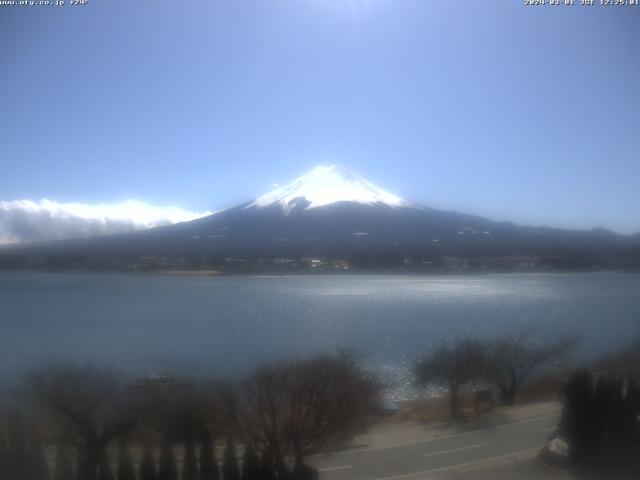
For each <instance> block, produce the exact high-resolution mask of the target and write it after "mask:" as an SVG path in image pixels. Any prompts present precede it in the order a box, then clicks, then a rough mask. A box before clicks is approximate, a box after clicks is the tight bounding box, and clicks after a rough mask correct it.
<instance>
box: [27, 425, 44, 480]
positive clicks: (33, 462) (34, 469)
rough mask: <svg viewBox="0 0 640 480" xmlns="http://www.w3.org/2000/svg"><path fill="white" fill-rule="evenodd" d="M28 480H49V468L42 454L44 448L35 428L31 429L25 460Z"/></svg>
mask: <svg viewBox="0 0 640 480" xmlns="http://www.w3.org/2000/svg"><path fill="white" fill-rule="evenodd" d="M27 469H28V476H27V477H26V478H28V479H29V480H49V467H48V466H47V459H46V457H45V454H44V447H43V445H42V442H41V441H40V436H39V435H38V433H37V431H36V429H35V427H32V428H31V435H30V438H29V452H28V458H27Z"/></svg>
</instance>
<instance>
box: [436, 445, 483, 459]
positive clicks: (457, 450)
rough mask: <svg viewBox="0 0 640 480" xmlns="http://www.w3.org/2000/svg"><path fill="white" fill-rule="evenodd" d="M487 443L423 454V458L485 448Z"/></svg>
mask: <svg viewBox="0 0 640 480" xmlns="http://www.w3.org/2000/svg"><path fill="white" fill-rule="evenodd" d="M488 445H489V444H488V443H478V444H477V445H469V446H468V447H460V448H452V449H451V450H442V451H440V452H433V453H425V455H424V456H425V457H433V456H435V455H444V454H445V453H455V452H463V451H465V450H471V449H472V448H481V447H487V446H488Z"/></svg>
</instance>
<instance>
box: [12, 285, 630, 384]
mask: <svg viewBox="0 0 640 480" xmlns="http://www.w3.org/2000/svg"><path fill="white" fill-rule="evenodd" d="M524 324H529V325H533V326H535V327H536V328H537V329H538V331H539V333H540V335H541V336H543V337H547V338H553V337H557V336H559V335H563V334H580V335H581V338H582V340H581V342H580V345H579V348H578V350H577V351H576V354H575V359H576V361H581V360H587V359H590V358H594V357H595V356H597V355H600V354H602V353H604V352H606V351H608V350H610V349H612V348H616V347H619V346H622V345H624V344H626V343H627V342H629V341H630V340H631V339H633V338H634V337H635V336H637V335H640V275H636V274H618V273H594V274H508V275H477V276H470V275H467V276H463V275H459V276H458V275H447V276H412V275H318V276H283V277H278V276H220V277H196V276H194V277H189V276H170V275H135V274H89V273H26V272H2V273H0V374H2V375H3V377H4V378H5V379H6V378H11V377H13V376H14V375H15V374H16V372H21V371H24V370H25V369H28V368H31V367H33V366H35V365H38V364H40V363H42V362H45V361H52V360H92V361H97V362H109V363H112V364H114V365H116V366H119V367H122V368H124V369H127V370H131V371H135V372H140V373H160V372H167V373H172V372H190V373H191V374H194V375H209V374H211V375H237V374H239V373H243V372H246V371H247V370H248V369H250V368H251V367H252V366H253V365H255V364H256V363H257V362H260V361H263V360H268V359H274V358H278V357H282V356H285V355H295V354H300V355H305V354H309V353H313V352H321V351H326V350H328V349H331V348H334V347H347V348H353V349H355V350H356V351H358V352H360V353H362V354H363V355H364V356H365V358H367V361H368V362H370V364H371V365H376V366H378V367H379V368H382V369H383V370H384V371H386V372H387V373H389V372H391V373H392V374H393V372H394V371H396V370H397V371H398V372H399V371H401V370H403V369H405V370H406V368H405V367H406V366H408V365H410V364H411V363H412V362H413V361H415V359H417V358H419V357H420V356H421V355H423V354H424V353H425V352H427V351H428V350H429V349H430V348H431V347H432V346H433V345H437V344H439V343H440V342H442V341H443V340H444V339H447V338H449V339H451V338H460V337H463V336H472V335H482V336H487V335H493V334H496V333H498V332H503V331H508V330H512V329H515V328H517V327H518V326H522V325H524ZM398 375H400V374H398Z"/></svg>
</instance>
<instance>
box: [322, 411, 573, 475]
mask: <svg viewBox="0 0 640 480" xmlns="http://www.w3.org/2000/svg"><path fill="white" fill-rule="evenodd" d="M558 410H559V407H558V406H557V405H552V406H551V408H546V409H542V410H540V411H534V412H535V413H534V414H533V415H531V416H524V417H518V418H517V419H515V420H506V421H507V423H500V424H498V425H494V426H490V427H488V428H483V429H479V430H467V431H462V430H460V429H457V430H456V429H442V430H440V431H437V430H436V431H434V429H433V428H430V429H428V428H427V427H420V428H415V427H413V428H405V429H402V428H399V429H397V430H392V429H389V430H387V431H382V432H378V433H376V434H374V435H370V436H368V437H365V439H366V440H369V443H368V444H363V442H362V441H361V442H359V443H360V445H359V446H356V447H355V448H352V449H349V450H345V451H341V452H338V453H335V454H332V455H327V456H319V457H315V458H314V459H313V460H312V463H313V464H314V465H315V466H316V467H317V468H319V469H320V472H321V474H320V478H321V479H322V480H426V479H432V478H433V479H436V478H443V477H449V476H451V475H452V474H453V475H464V476H465V477H467V478H470V479H471V478H474V479H475V478H561V476H557V475H555V474H549V472H546V473H544V472H537V473H536V472H535V469H536V468H534V467H531V465H530V464H531V463H532V462H525V461H524V460H525V459H531V458H533V457H535V456H536V455H537V454H538V452H539V451H540V449H541V448H542V446H543V445H544V443H545V439H546V438H547V436H548V435H549V432H550V431H551V430H552V429H553V428H554V427H555V426H556V425H557V423H558V418H559V412H558ZM385 439H388V440H385ZM527 465H529V466H527ZM515 466H517V468H520V469H521V472H520V473H519V474H518V475H517V477H515V476H514V473H513V467H515ZM491 469H495V470H494V471H491ZM480 472H484V474H482V473H480ZM465 474H467V475H465ZM549 475H550V476H549Z"/></svg>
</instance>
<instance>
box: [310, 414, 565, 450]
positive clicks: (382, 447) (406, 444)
mask: <svg viewBox="0 0 640 480" xmlns="http://www.w3.org/2000/svg"><path fill="white" fill-rule="evenodd" d="M558 415H560V412H556V413H549V414H546V415H538V416H536V417H530V418H524V419H522V420H516V421H514V422H509V423H506V424H504V425H498V426H496V427H489V428H481V429H478V430H469V431H467V432H462V433H454V434H451V435H442V436H440V437H432V438H427V439H425V440H415V441H411V442H404V443H395V444H392V445H380V446H377V447H363V448H352V449H347V450H340V451H339V452H333V453H331V454H319V455H313V457H316V458H317V457H326V456H332V455H349V454H351V453H361V452H372V451H376V450H386V449H388V448H401V447H409V446H411V445H419V444H421V443H430V442H437V441H438V440H448V439H450V438H457V437H463V436H465V435H472V434H474V433H481V432H487V431H491V430H500V429H503V428H509V427H511V426H513V425H520V424H523V423H531V422H537V421H539V420H545V419H547V418H551V417H556V416H558Z"/></svg>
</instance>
